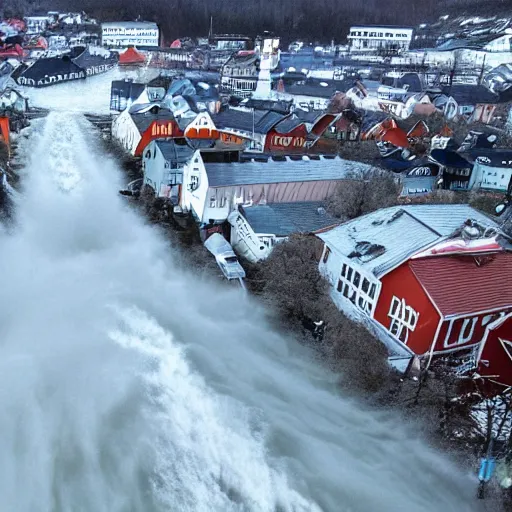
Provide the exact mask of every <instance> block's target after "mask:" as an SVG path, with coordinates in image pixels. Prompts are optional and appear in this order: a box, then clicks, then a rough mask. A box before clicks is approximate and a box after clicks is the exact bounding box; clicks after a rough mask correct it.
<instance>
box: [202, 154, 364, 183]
mask: <svg viewBox="0 0 512 512" xmlns="http://www.w3.org/2000/svg"><path fill="white" fill-rule="evenodd" d="M205 167H206V173H207V175H208V183H209V185H210V187H229V186H234V185H255V184H267V183H297V182H308V181H333V180H341V179H345V178H347V177H348V176H349V175H351V173H354V172H358V171H361V172H362V171H366V170H368V169H370V167H371V166H369V165H366V164H362V163H359V162H352V161H349V160H343V159H341V158H332V159H323V158H322V159H320V160H289V161H286V162H276V161H273V160H270V159H269V160H268V161H267V163H261V162H241V163H239V162H235V163H211V164H210V163H206V164H205Z"/></svg>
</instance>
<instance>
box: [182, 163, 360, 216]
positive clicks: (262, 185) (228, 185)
mask: <svg viewBox="0 0 512 512" xmlns="http://www.w3.org/2000/svg"><path fill="white" fill-rule="evenodd" d="M369 167H370V166H368V165H366V164H361V163H356V162H351V161H348V160H343V159H341V158H322V157H319V158H318V159H314V160H304V159H303V160H299V161H296V160H295V161H294V160H289V159H288V160H286V161H284V162H281V161H274V160H272V159H269V161H268V162H266V163H261V162H245V163H207V164H205V163H204V162H203V161H202V158H201V157H200V155H197V156H195V157H194V158H193V159H192V165H188V166H187V167H185V168H184V171H183V187H182V193H181V200H180V207H181V209H182V211H184V212H187V211H191V212H192V213H193V215H194V217H195V218H196V219H197V220H198V222H199V223H201V224H209V223H221V222H224V221H225V220H226V219H227V218H228V216H229V214H230V213H231V212H232V211H233V210H235V209H237V208H238V206H239V205H242V206H244V207H249V206H252V205H256V204H275V203H295V202H304V201H325V200H326V199H327V198H328V197H329V196H330V195H331V194H332V193H333V192H334V190H335V189H336V186H337V185H338V183H339V182H340V181H342V180H344V179H347V178H348V179H350V177H351V176H352V175H353V173H358V172H362V171H363V170H367V169H369Z"/></svg>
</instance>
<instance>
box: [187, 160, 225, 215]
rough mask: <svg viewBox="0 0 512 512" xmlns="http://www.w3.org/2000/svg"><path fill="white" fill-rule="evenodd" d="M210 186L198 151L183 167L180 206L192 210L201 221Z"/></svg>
mask: <svg viewBox="0 0 512 512" xmlns="http://www.w3.org/2000/svg"><path fill="white" fill-rule="evenodd" d="M208 188H209V184H208V175H207V174H206V169H205V167H204V162H203V159H202V158H201V153H200V152H199V151H196V153H195V154H194V157H193V158H192V159H191V160H190V161H189V162H188V164H187V165H185V166H184V167H183V186H182V190H181V198H180V206H181V208H182V210H183V211H190V212H192V213H193V215H194V216H195V217H196V218H197V219H198V220H199V221H200V222H203V217H204V213H205V203H206V198H207V194H208ZM226 217H227V216H226ZM226 217H224V218H226ZM206 222H208V220H206Z"/></svg>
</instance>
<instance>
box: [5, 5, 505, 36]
mask: <svg viewBox="0 0 512 512" xmlns="http://www.w3.org/2000/svg"><path fill="white" fill-rule="evenodd" d="M3 4H4V6H3V10H4V15H7V16H8V15H14V16H20V15H25V16H26V15H30V14H40V13H45V12H47V11H48V10H61V11H85V12H86V13H88V14H90V15H91V16H93V17H95V18H97V19H98V20H99V21H112V20H133V19H136V18H139V17H140V19H143V20H146V21H155V22H157V23H158V24H159V26H160V28H161V30H162V31H163V34H164V38H165V39H166V40H167V41H172V40H173V39H174V38H176V37H183V36H199V35H206V34H207V33H208V28H209V24H210V16H212V17H213V29H214V32H215V33H244V34H249V35H255V34H257V33H261V32H262V31H263V30H270V31H272V32H275V33H276V34H279V35H280V36H281V37H282V38H283V40H284V41H285V42H286V41H289V40H293V39H295V38H304V39H309V40H316V41H319V42H327V41H330V40H332V39H334V40H335V41H336V42H343V41H344V39H345V37H346V34H347V31H348V28H349V27H350V26H351V25H354V24H387V25H407V26H414V25H417V24H419V23H423V22H430V21H434V20H435V19H436V18H437V17H439V16H440V15H444V14H452V15H460V14H463V13H464V14H468V15H480V16H485V15H495V14H497V13H499V12H508V13H511V14H512V0H486V1H482V0H387V1H386V2H382V1H381V0H365V1H364V2H361V0H344V1H343V2H340V1H339V0H315V1H311V0H280V1H279V2H276V1H273V0H272V1H271V0H237V1H236V2H225V1H224V0H171V1H169V0H4V2H3Z"/></svg>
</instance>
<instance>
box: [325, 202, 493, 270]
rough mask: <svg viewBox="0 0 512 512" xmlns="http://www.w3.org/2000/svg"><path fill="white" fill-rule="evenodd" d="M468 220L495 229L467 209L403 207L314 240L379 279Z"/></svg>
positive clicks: (375, 215) (373, 214)
mask: <svg viewBox="0 0 512 512" xmlns="http://www.w3.org/2000/svg"><path fill="white" fill-rule="evenodd" d="M468 219H474V220H476V221H477V222H479V223H481V224H484V225H488V226H493V227H497V225H496V223H495V222H493V221H492V220H491V219H490V218H488V217H487V216H485V215H483V214H482V213H480V212H478V211H477V210H475V209H473V208H471V207H470V206H467V205H451V204H446V205H407V206H394V207H391V208H386V209H383V210H378V211H376V212H373V213H369V214H368V215H365V216H363V217H359V218H357V219H354V220H352V221H349V222H346V223H345V224H342V225H341V226H338V227H336V228H334V229H331V230H330V231H327V232H325V233H321V234H319V235H318V237H319V238H320V239H321V240H323V241H324V242H325V243H326V244H327V245H328V246H329V248H331V250H334V251H337V252H339V253H340V254H342V255H343V256H345V257H348V258H351V259H353V260H354V261H355V262H357V263H358V264H359V265H360V266H361V267H363V268H365V269H366V270H367V271H368V272H370V273H373V274H374V275H375V276H377V277H380V276H383V275H384V274H386V273H387V272H389V271H390V270H391V269H393V268H395V267H396V266H398V265H400V264H401V263H402V262H404V261H406V260H407V259H409V258H410V257H411V256H412V255H413V254H415V253H416V252H418V251H419V250H421V249H423V248H426V247H428V246H430V245H431V244H434V243H435V242H437V241H438V240H440V239H442V238H444V237H447V236H450V235H451V234H452V233H453V232H454V231H455V230H456V229H458V228H459V227H460V226H461V225H462V224H463V223H464V222H465V221H466V220H468Z"/></svg>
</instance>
